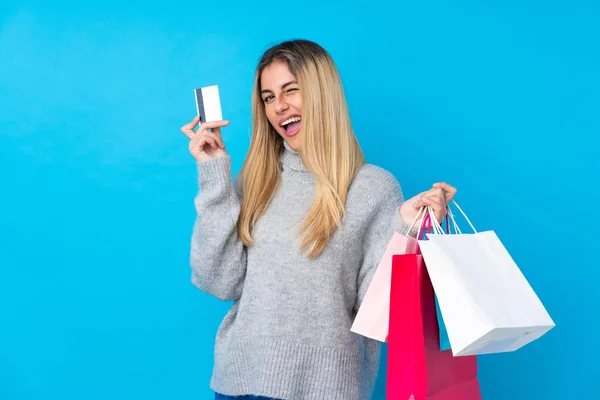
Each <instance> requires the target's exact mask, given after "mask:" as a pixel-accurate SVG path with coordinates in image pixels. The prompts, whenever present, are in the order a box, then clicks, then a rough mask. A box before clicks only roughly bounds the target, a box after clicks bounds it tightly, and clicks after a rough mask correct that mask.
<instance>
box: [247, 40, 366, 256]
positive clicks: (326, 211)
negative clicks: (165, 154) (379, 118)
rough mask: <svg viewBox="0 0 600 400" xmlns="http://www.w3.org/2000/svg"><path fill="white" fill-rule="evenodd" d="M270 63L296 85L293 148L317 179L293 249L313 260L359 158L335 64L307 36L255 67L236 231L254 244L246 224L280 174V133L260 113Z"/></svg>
mask: <svg viewBox="0 0 600 400" xmlns="http://www.w3.org/2000/svg"><path fill="white" fill-rule="evenodd" d="M274 62H285V63H286V64H287V66H288V68H289V70H290V72H291V73H292V74H293V75H294V76H295V78H296V80H297V81H298V86H299V88H300V95H301V99H302V125H301V128H300V133H299V134H300V145H301V149H300V151H299V153H300V157H301V159H302V162H303V164H304V165H305V167H306V169H307V170H308V171H309V172H310V173H311V174H312V175H313V176H314V177H315V178H316V192H315V197H314V202H313V205H312V207H311V208H310V210H309V212H308V215H307V216H306V219H305V220H304V222H303V224H302V225H301V227H300V232H299V233H300V237H301V242H300V250H301V251H303V252H306V253H307V255H308V257H310V258H315V257H317V256H318V255H320V254H321V253H322V251H323V250H324V249H325V247H326V246H327V243H328V242H329V239H330V238H331V236H332V235H333V233H334V232H335V230H336V229H337V228H339V227H340V226H341V223H342V218H343V215H344V211H345V202H346V196H347V193H348V188H349V186H350V184H351V183H352V181H353V179H354V177H355V176H356V174H357V173H358V171H359V169H360V168H361V166H362V165H363V164H364V162H365V161H364V156H363V152H362V150H361V148H360V146H359V144H358V141H357V140H356V137H355V135H354V131H353V129H352V125H351V123H350V116H349V113H348V106H347V103H346V97H345V95H344V90H343V87H342V82H341V79H340V75H339V72H338V70H337V67H336V66H335V64H334V62H333V60H332V58H331V56H330V55H329V53H328V52H327V51H326V50H325V49H324V48H323V47H321V46H320V45H318V44H316V43H314V42H310V41H307V40H292V41H286V42H283V43H280V44H278V45H276V46H274V47H271V48H270V49H268V50H267V51H266V52H265V53H264V54H263V56H262V57H261V59H260V62H259V64H258V67H257V68H256V74H255V79H254V90H253V94H252V114H253V126H252V137H251V140H250V149H249V151H248V154H247V156H246V159H245V161H244V164H243V166H242V170H241V172H240V179H239V181H238V182H239V185H240V189H241V192H242V193H243V195H242V200H241V212H240V218H239V220H238V234H239V237H240V238H241V240H242V242H243V243H244V244H245V245H246V246H251V245H252V244H253V243H254V240H253V238H252V230H253V227H254V226H255V225H256V223H257V221H258V220H259V218H260V217H261V215H262V214H263V213H264V212H265V210H266V209H267V207H268V205H269V203H270V202H271V200H272V198H273V196H274V194H275V192H276V190H277V187H278V185H279V183H280V179H281V165H280V157H281V152H282V149H283V138H282V137H281V136H280V135H279V134H278V133H277V131H276V130H275V129H274V128H273V126H271V124H270V122H269V120H268V119H267V115H266V112H265V105H264V103H263V101H262V98H261V94H260V91H261V75H262V72H263V70H264V69H265V68H266V67H267V66H268V65H270V64H271V63H274Z"/></svg>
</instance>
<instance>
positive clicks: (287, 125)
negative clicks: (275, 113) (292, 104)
mask: <svg viewBox="0 0 600 400" xmlns="http://www.w3.org/2000/svg"><path fill="white" fill-rule="evenodd" d="M301 121H302V117H299V116H296V117H291V118H289V119H287V120H285V121H283V122H282V123H281V127H282V128H283V129H285V132H286V133H287V134H288V135H294V134H296V133H298V132H299V131H300V125H301Z"/></svg>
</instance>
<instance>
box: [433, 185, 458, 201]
mask: <svg viewBox="0 0 600 400" xmlns="http://www.w3.org/2000/svg"><path fill="white" fill-rule="evenodd" d="M433 187H434V188H436V189H438V188H439V189H442V190H444V191H445V192H446V193H445V194H444V195H445V197H446V203H449V202H450V200H452V198H453V197H454V195H455V194H456V192H457V189H456V188H455V187H454V186H452V185H450V184H448V183H446V182H438V183H435V184H434V185H433Z"/></svg>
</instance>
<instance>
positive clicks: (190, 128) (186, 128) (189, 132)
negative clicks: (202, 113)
mask: <svg viewBox="0 0 600 400" xmlns="http://www.w3.org/2000/svg"><path fill="white" fill-rule="evenodd" d="M198 121H200V117H198V116H195V117H194V119H193V120H191V121H190V122H188V123H187V124H185V125H183V126H182V127H181V132H183V133H184V134H185V136H187V137H188V138H189V139H192V138H193V137H194V135H195V134H196V132H194V128H195V127H196V125H198Z"/></svg>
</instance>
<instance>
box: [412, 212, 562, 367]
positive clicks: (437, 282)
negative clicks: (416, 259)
mask: <svg viewBox="0 0 600 400" xmlns="http://www.w3.org/2000/svg"><path fill="white" fill-rule="evenodd" d="M454 204H455V205H456V206H457V207H458V209H459V210H460V211H461V213H462V214H463V216H464V217H465V218H466V220H467V221H468V222H469V225H471V228H473V231H474V233H473V234H463V233H460V229H459V230H458V233H457V234H446V233H444V232H443V230H442V229H441V227H440V226H439V224H437V220H436V219H435V217H434V216H433V215H432V212H433V211H432V210H431V209H430V215H431V220H432V221H433V222H434V225H436V226H435V229H434V230H435V233H429V234H427V238H428V240H420V241H419V247H420V250H421V253H422V255H423V259H424V260H425V265H426V267H427V271H428V272H429V276H430V278H431V282H432V284H433V288H434V290H435V293H436V296H437V298H438V303H439V307H440V311H441V313H442V317H443V320H444V324H445V326H446V330H447V332H448V338H449V340H450V345H451V347H452V353H453V354H454V355H455V356H466V355H476V354H489V353H502V352H508V351H515V350H517V349H519V348H520V347H522V346H524V345H526V344H528V343H530V342H532V341H534V340H536V339H538V338H539V337H541V336H542V335H544V334H545V333H546V332H548V331H549V330H550V329H552V328H553V327H554V326H555V324H554V322H553V320H552V318H550V315H549V314H548V312H547V311H546V309H545V308H544V305H543V304H542V302H541V301H540V299H539V298H538V296H537V295H536V293H535V292H534V290H533V289H532V288H531V286H530V284H529V282H527V279H525V277H524V275H523V274H522V273H521V270H520V269H519V267H518V266H517V265H516V263H515V262H514V260H513V259H512V257H511V256H510V254H509V253H508V251H507V250H506V248H505V247H504V245H503V244H502V242H501V241H500V239H499V238H498V236H496V234H495V233H494V232H493V231H486V232H480V233H478V232H477V231H476V230H475V228H474V227H473V224H471V222H470V221H469V219H468V217H467V216H466V215H465V214H464V212H463V211H462V210H461V209H460V207H459V206H458V204H456V203H454ZM449 216H450V217H451V218H452V219H453V216H452V214H451V212H450V213H449ZM453 222H454V226H455V227H457V224H456V221H454V219H453Z"/></svg>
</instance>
